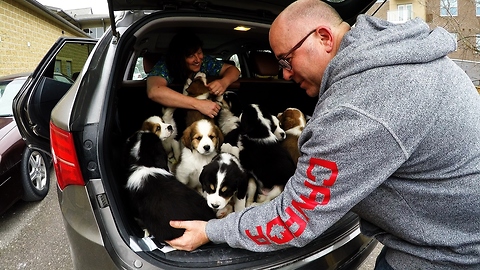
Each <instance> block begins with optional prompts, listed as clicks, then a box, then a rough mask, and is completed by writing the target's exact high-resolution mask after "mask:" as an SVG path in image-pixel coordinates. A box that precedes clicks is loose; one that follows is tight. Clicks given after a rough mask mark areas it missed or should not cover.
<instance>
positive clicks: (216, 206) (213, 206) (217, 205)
mask: <svg viewBox="0 0 480 270" xmlns="http://www.w3.org/2000/svg"><path fill="white" fill-rule="evenodd" d="M219 206H220V205H219V204H212V208H213V209H217V208H218V207H219Z"/></svg>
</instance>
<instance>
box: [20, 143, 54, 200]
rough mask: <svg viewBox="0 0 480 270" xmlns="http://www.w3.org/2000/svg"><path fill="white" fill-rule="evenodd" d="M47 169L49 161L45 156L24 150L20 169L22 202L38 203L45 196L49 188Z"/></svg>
mask: <svg viewBox="0 0 480 270" xmlns="http://www.w3.org/2000/svg"><path fill="white" fill-rule="evenodd" d="M49 168H50V166H49V159H47V157H46V155H45V154H43V153H41V152H40V151H37V150H33V149H30V148H29V147H27V148H25V151H24V152H23V156H22V162H21V168H20V172H21V181H22V186H23V197H22V199H23V200H24V201H27V202H31V201H40V200H42V199H43V198H45V196H47V193H48V190H49V188H50V170H49Z"/></svg>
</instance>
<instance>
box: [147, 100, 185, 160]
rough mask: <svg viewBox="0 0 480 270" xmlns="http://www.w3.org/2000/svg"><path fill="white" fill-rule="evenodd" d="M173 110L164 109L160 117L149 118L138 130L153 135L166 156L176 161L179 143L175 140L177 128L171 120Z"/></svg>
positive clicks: (178, 155) (178, 156)
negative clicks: (160, 142) (157, 139)
mask: <svg viewBox="0 0 480 270" xmlns="http://www.w3.org/2000/svg"><path fill="white" fill-rule="evenodd" d="M174 110H175V109H174V108H167V109H164V113H163V115H162V117H159V116H151V117H149V118H148V119H146V120H145V121H143V124H142V128H141V129H140V130H143V131H150V132H152V133H155V134H156V135H157V136H158V137H159V138H160V140H162V144H163V148H164V149H165V151H166V152H167V155H168V156H173V158H175V160H176V161H177V160H178V159H179V158H180V143H179V142H178V141H177V140H175V137H176V136H177V128H176V125H175V121H174V120H173V112H174Z"/></svg>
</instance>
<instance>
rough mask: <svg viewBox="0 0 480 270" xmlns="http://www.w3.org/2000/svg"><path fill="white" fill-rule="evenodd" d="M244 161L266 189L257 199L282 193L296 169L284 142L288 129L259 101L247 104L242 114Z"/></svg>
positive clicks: (241, 152)
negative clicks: (280, 124)
mask: <svg viewBox="0 0 480 270" xmlns="http://www.w3.org/2000/svg"><path fill="white" fill-rule="evenodd" d="M240 129H241V136H240V143H241V147H240V153H239V157H240V163H241V164H242V166H243V168H244V169H245V170H246V171H247V172H250V173H251V174H252V175H254V177H255V179H256V180H257V181H258V183H259V185H260V188H261V190H262V195H260V196H259V198H258V199H257V202H265V201H269V200H271V199H273V198H275V197H276V196H278V195H279V194H280V193H281V192H282V191H283V188H284V186H285V184H286V183H287V181H288V179H290V177H291V176H292V175H293V174H294V172H295V167H296V166H295V163H294V162H293V160H292V157H291V156H290V155H289V153H288V152H287V151H286V150H285V149H284V148H283V147H282V146H281V145H280V141H281V140H280V139H284V138H285V131H283V129H281V128H280V126H279V121H278V118H277V117H275V116H274V115H272V114H270V113H269V112H268V111H267V110H265V109H264V108H262V107H260V106H259V105H257V104H249V105H247V106H245V107H244V109H243V112H242V115H241V117H240Z"/></svg>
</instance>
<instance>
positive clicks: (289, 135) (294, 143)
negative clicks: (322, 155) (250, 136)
mask: <svg viewBox="0 0 480 270" xmlns="http://www.w3.org/2000/svg"><path fill="white" fill-rule="evenodd" d="M277 117H278V120H279V121H280V126H281V127H282V128H283V129H284V130H285V134H286V138H285V140H283V141H282V143H281V144H282V146H283V147H284V148H285V149H287V151H288V153H289V154H290V156H291V157H292V159H293V162H295V164H297V162H298V157H300V151H299V150H298V137H300V134H301V133H302V131H303V129H304V128H305V125H306V123H307V120H306V119H305V115H304V114H303V113H302V111H300V110H299V109H297V108H287V109H286V110H285V111H283V112H281V113H279V114H278V115H277Z"/></svg>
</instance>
